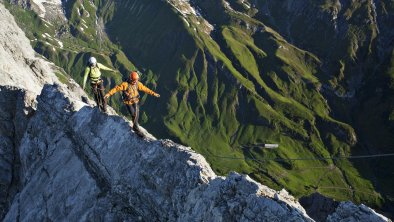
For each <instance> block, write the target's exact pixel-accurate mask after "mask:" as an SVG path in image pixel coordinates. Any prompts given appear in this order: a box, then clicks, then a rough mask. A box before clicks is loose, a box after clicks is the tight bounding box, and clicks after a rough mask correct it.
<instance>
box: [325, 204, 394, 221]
mask: <svg viewBox="0 0 394 222" xmlns="http://www.w3.org/2000/svg"><path fill="white" fill-rule="evenodd" d="M327 221H328V222H331V221H351V222H352V221H354V222H355V221H365V222H367V221H376V222H378V221H382V222H383V221H391V220H389V219H387V218H386V217H384V216H382V215H380V214H378V213H376V212H375V211H374V210H372V209H371V208H369V207H367V206H365V205H364V204H361V205H359V206H356V205H354V204H353V203H352V202H348V201H347V202H341V203H340V204H339V206H338V208H337V209H336V211H335V212H334V213H333V214H331V215H329V216H328V217H327Z"/></svg>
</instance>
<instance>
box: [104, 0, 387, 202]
mask: <svg viewBox="0 0 394 222" xmlns="http://www.w3.org/2000/svg"><path fill="white" fill-rule="evenodd" d="M198 4H199V7H200V8H201V9H202V10H203V11H204V14H206V15H208V16H207V18H208V21H209V22H211V23H212V24H215V27H216V29H215V30H214V32H213V33H212V34H211V36H209V35H207V34H205V33H204V32H201V31H199V30H198V28H196V29H194V26H193V24H192V23H191V22H189V23H190V24H189V25H188V24H185V22H184V21H183V18H182V15H181V14H180V13H179V12H177V11H176V10H174V9H172V8H171V7H170V6H169V5H168V4H167V3H165V2H150V3H141V2H138V1H119V2H116V3H111V4H110V7H107V8H111V10H109V11H108V12H107V14H105V13H104V14H105V18H107V19H108V21H107V23H106V24H107V31H108V34H109V36H110V38H111V39H112V40H114V41H119V44H120V45H121V46H122V48H123V49H124V51H125V53H126V55H127V56H128V57H129V58H131V59H132V60H133V61H135V63H137V64H140V65H142V66H144V67H149V68H150V69H152V71H153V73H154V74H155V75H156V76H158V80H157V83H158V84H157V90H158V92H159V93H161V94H162V95H164V96H163V97H162V98H161V99H160V101H155V100H153V99H148V100H147V101H146V103H145V104H144V109H145V110H146V111H147V113H148V116H149V117H150V119H149V121H148V123H147V127H148V128H149V130H150V131H152V132H154V133H155V134H156V135H160V136H161V137H168V136H171V137H173V138H175V139H176V140H179V141H181V142H182V143H185V144H187V145H190V146H192V147H193V148H195V149H197V150H198V151H199V152H201V153H202V154H203V155H204V156H205V157H206V158H207V159H208V161H209V162H210V163H211V164H212V166H213V168H214V169H215V170H216V171H217V172H218V173H219V174H225V173H227V172H228V171H231V170H236V171H239V172H243V173H248V174H250V175H252V176H253V177H254V178H256V179H258V180H260V181H261V182H263V183H265V184H269V185H271V186H273V187H276V188H281V187H285V188H287V189H289V190H290V191H291V192H292V193H293V194H295V195H298V196H301V195H305V194H308V193H311V192H315V191H319V192H321V193H323V194H325V195H328V196H331V197H334V198H337V199H342V200H344V199H352V200H355V201H359V202H366V203H368V204H373V205H380V204H381V201H382V199H381V196H380V194H378V193H376V191H375V188H374V186H373V185H372V183H371V182H370V181H368V180H366V179H364V178H363V177H361V176H360V172H359V171H358V170H357V169H356V168H355V167H354V166H353V163H350V162H348V161H347V160H339V161H334V162H333V161H327V160H325V161H317V160H316V161H272V160H268V161H267V159H271V158H299V157H307V158H308V157H321V156H330V155H347V154H349V153H350V152H351V147H352V146H353V145H354V144H355V142H356V140H355V132H354V129H353V128H352V127H351V126H350V125H348V124H346V123H344V122H343V121H340V120H338V119H335V118H334V117H333V116H331V115H330V111H331V110H330V106H329V105H328V103H327V102H326V99H325V97H324V96H323V95H322V94H321V93H320V88H321V86H322V82H321V81H322V80H320V77H321V76H322V75H323V73H322V70H321V61H320V59H319V58H318V57H317V56H316V55H314V54H311V53H309V52H307V51H304V50H301V49H299V48H297V47H295V46H293V45H291V44H289V43H288V42H287V41H286V40H285V39H284V38H283V37H282V36H281V35H280V34H279V33H277V32H275V31H273V30H272V29H270V28H269V27H267V26H265V25H264V24H263V23H261V22H260V21H258V20H254V19H251V18H249V17H246V16H243V15H239V14H236V13H233V12H231V11H226V10H224V9H223V5H221V4H219V3H217V2H211V1H209V2H208V1H201V2H199V3H198ZM209 15H214V16H212V18H210V17H209ZM125 16H126V18H125ZM210 19H211V20H210ZM240 20H242V21H244V22H247V23H248V25H249V27H250V26H252V27H253V28H247V27H246V26H245V25H239V24H240V23H239V21H240ZM164 21H165V22H164ZM188 21H190V20H188ZM253 29H254V30H259V31H253ZM158 107H163V108H164V107H165V108H166V109H165V110H164V109H160V110H161V112H160V114H158V113H157V111H156V110H157V108H158ZM163 122H164V129H163V125H162V123H163ZM265 142H266V143H280V148H279V149H278V150H264V149H261V147H258V146H254V145H253V144H258V143H265ZM223 157H228V158H223ZM252 159H254V160H252Z"/></svg>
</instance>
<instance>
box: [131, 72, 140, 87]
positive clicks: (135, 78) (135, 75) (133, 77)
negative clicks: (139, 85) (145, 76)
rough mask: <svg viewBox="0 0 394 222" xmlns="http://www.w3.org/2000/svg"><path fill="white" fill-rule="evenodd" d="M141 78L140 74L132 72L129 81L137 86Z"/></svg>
mask: <svg viewBox="0 0 394 222" xmlns="http://www.w3.org/2000/svg"><path fill="white" fill-rule="evenodd" d="M139 78H140V76H139V75H138V73H137V72H136V71H132V72H131V73H130V77H129V81H130V83H132V84H135V83H136V82H138V80H139Z"/></svg>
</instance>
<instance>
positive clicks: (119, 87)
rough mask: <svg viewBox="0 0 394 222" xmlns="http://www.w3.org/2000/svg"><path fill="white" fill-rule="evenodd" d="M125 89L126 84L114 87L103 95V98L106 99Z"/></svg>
mask: <svg viewBox="0 0 394 222" xmlns="http://www.w3.org/2000/svg"><path fill="white" fill-rule="evenodd" d="M126 89H127V82H122V83H121V84H120V85H117V86H115V87H114V88H113V89H111V90H110V91H109V92H108V93H107V94H105V96H104V98H105V99H107V98H109V97H110V96H112V95H113V94H115V93H117V92H119V91H123V90H126Z"/></svg>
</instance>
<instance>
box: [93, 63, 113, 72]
mask: <svg viewBox="0 0 394 222" xmlns="http://www.w3.org/2000/svg"><path fill="white" fill-rule="evenodd" d="M97 67H99V69H102V70H107V71H112V72H115V70H113V69H111V68H108V67H107V66H105V65H103V64H101V63H97Z"/></svg>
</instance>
